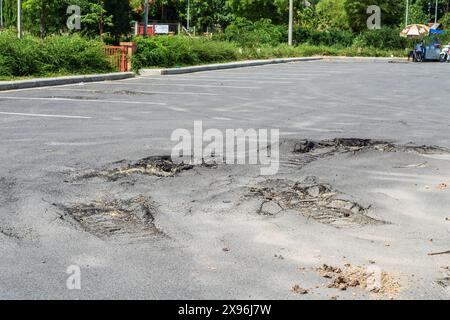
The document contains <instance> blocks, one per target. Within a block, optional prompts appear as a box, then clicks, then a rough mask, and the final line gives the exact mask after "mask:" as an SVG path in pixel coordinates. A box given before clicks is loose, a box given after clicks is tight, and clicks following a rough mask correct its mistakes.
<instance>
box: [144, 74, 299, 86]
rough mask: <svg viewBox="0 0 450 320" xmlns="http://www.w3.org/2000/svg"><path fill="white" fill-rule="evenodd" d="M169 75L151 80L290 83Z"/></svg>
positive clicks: (283, 82)
mask: <svg viewBox="0 0 450 320" xmlns="http://www.w3.org/2000/svg"><path fill="white" fill-rule="evenodd" d="M171 77H173V76H169V77H167V78H153V79H152V80H165V81H167V80H171V81H211V82H256V83H270V84H290V83H293V82H292V81H274V80H260V79H257V78H256V79H255V78H245V77H241V78H239V79H236V78H220V77H194V76H193V77H190V78H178V77H173V78H171Z"/></svg>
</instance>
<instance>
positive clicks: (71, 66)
mask: <svg viewBox="0 0 450 320" xmlns="http://www.w3.org/2000/svg"><path fill="white" fill-rule="evenodd" d="M110 70H111V66H110V64H109V62H108V61H107V59H106V57H105V55H104V53H103V44H102V43H101V42H99V41H96V40H86V39H84V38H82V37H80V36H78V35H73V36H51V37H48V38H46V39H45V40H41V39H38V38H35V37H32V36H25V37H24V38H23V39H21V40H19V39H17V37H16V35H15V34H14V33H12V32H2V33H0V76H39V75H45V74H46V73H95V72H104V71H110Z"/></svg>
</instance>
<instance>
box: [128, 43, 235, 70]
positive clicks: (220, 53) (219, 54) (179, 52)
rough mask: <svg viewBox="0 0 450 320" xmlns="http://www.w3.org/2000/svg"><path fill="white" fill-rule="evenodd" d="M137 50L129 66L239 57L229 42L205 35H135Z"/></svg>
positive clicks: (195, 62) (194, 62) (187, 63)
mask: <svg viewBox="0 0 450 320" xmlns="http://www.w3.org/2000/svg"><path fill="white" fill-rule="evenodd" d="M135 42H136V44H137V52H136V54H135V55H134V56H133V68H134V69H140V68H144V67H156V66H158V67H174V66H178V65H193V64H201V63H212V62H223V61H232V60H237V59H239V50H238V48H237V47H236V45H234V44H233V43H230V42H226V41H215V40H210V39H206V38H188V37H184V36H158V37H150V38H142V37H137V38H135Z"/></svg>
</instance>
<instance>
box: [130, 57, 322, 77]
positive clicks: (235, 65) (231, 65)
mask: <svg viewBox="0 0 450 320" xmlns="http://www.w3.org/2000/svg"><path fill="white" fill-rule="evenodd" d="M322 59H323V57H306V58H285V59H270V60H249V61H238V62H229V63H217V64H207V65H202V66H193V67H182V68H169V69H141V70H139V75H141V76H155V75H174V74H183V73H194V72H202V71H212V70H224V69H235V68H245V67H255V66H263V65H268V64H278V63H290V62H300V61H318V60H322Z"/></svg>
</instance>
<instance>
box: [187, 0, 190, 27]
mask: <svg viewBox="0 0 450 320" xmlns="http://www.w3.org/2000/svg"><path fill="white" fill-rule="evenodd" d="M186 29H187V31H188V32H190V29H191V1H190V0H188V3H187V24H186Z"/></svg>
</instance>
